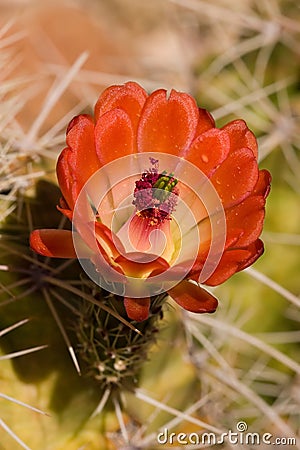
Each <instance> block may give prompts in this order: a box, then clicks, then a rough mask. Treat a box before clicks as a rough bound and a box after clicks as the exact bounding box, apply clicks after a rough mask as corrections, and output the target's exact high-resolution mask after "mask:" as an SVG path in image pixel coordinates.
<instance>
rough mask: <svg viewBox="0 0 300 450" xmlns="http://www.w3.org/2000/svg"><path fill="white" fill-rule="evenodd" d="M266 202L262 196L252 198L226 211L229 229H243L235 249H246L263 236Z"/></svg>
mask: <svg viewBox="0 0 300 450" xmlns="http://www.w3.org/2000/svg"><path fill="white" fill-rule="evenodd" d="M264 206H265V201H264V199H263V198H262V197H261V196H255V197H254V196H250V197H248V198H246V199H245V200H244V201H243V202H242V203H240V204H238V205H236V206H234V207H233V208H231V209H229V210H227V211H226V222H227V229H229V230H233V229H239V230H240V229H243V234H242V236H241V237H240V238H239V239H238V241H237V242H235V243H234V245H235V247H245V246H247V245H249V244H251V243H252V242H254V241H255V240H256V239H257V238H258V236H259V235H260V234H261V231H262V227H263V221H264V217H265V211H264Z"/></svg>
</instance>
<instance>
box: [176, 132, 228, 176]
mask: <svg viewBox="0 0 300 450" xmlns="http://www.w3.org/2000/svg"><path fill="white" fill-rule="evenodd" d="M229 149H230V140H229V136H228V133H226V132H225V131H222V130H218V129H217V128H212V129H210V130H209V131H206V132H205V133H203V134H201V135H200V136H198V137H197V138H196V139H195V140H194V141H193V143H192V145H191V147H190V148H189V150H188V153H187V155H186V157H185V159H187V160H188V161H190V162H191V163H193V164H195V166H197V167H198V168H199V169H200V170H202V172H203V173H204V174H205V175H207V176H208V177H209V176H210V175H211V174H212V173H213V172H214V170H215V169H216V167H218V166H219V165H220V164H221V163H222V162H223V161H224V160H225V158H226V157H227V155H228V153H229Z"/></svg>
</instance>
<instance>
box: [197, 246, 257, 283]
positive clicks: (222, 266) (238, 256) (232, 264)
mask: <svg viewBox="0 0 300 450" xmlns="http://www.w3.org/2000/svg"><path fill="white" fill-rule="evenodd" d="M250 257H251V251H250V250H248V249H233V250H231V249H229V250H226V251H225V252H224V253H223V255H222V258H221V260H220V262H219V264H218V267H217V268H216V270H215V271H214V273H213V274H212V275H211V276H210V277H209V278H208V279H207V280H206V281H205V284H207V285H208V286H217V285H219V284H221V283H223V282H224V281H226V280H227V279H228V278H230V277H231V275H233V274H234V273H235V272H238V271H239V270H241V269H240V267H241V266H242V265H243V264H244V263H245V262H246V261H248V259H249V258H250Z"/></svg>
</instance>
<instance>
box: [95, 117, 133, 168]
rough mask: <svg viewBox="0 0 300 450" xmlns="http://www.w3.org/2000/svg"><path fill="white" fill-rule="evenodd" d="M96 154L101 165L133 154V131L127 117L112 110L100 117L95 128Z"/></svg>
mask: <svg viewBox="0 0 300 450" xmlns="http://www.w3.org/2000/svg"><path fill="white" fill-rule="evenodd" d="M95 142H96V152H97V155H98V158H99V160H100V162H101V164H103V165H104V164H107V163H109V162H110V161H114V160H115V159H117V158H121V157H122V156H125V155H130V154H131V153H133V129H132V125H131V121H130V118H129V116H128V115H127V114H126V113H125V112H124V111H122V110H121V109H113V110H112V111H109V112H107V113H105V114H104V115H103V116H101V117H100V118H99V120H98V122H97V124H96V126H95Z"/></svg>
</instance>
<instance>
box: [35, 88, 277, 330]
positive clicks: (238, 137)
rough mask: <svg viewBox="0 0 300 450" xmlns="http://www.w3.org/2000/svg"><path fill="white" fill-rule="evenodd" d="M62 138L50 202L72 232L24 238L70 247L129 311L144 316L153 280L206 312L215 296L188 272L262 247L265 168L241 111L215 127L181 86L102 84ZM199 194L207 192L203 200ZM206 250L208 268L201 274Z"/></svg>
mask: <svg viewBox="0 0 300 450" xmlns="http://www.w3.org/2000/svg"><path fill="white" fill-rule="evenodd" d="M66 142H67V147H66V148H65V149H64V150H63V151H62V153H61V154H60V157H59V159H58V163H57V177H58V182H59V186H60V189H61V192H62V198H61V200H60V204H59V206H58V209H59V210H60V211H61V212H62V214H64V215H65V216H66V217H67V218H68V219H70V220H71V221H72V222H73V225H74V228H73V232H72V231H67V230H50V229H43V230H35V231H33V232H32V233H31V236H30V245H31V247H32V249H33V250H35V251H36V252H37V253H39V254H41V255H44V256H50V257H57V258H76V257H79V256H80V258H81V259H86V260H88V261H91V262H92V265H93V267H95V269H96V271H97V272H98V273H99V274H100V275H101V276H102V278H104V279H105V278H108V279H110V281H111V284H112V285H114V284H117V285H119V286H123V287H124V286H125V291H124V292H123V297H124V305H125V308H126V312H127V315H128V317H129V318H131V319H133V320H136V321H142V320H145V319H147V317H148V315H149V307H150V301H151V295H152V294H151V292H152V293H153V291H151V280H154V279H157V278H159V279H160V281H161V286H163V290H164V291H167V292H168V293H169V295H170V296H171V297H172V298H173V299H174V300H175V301H176V302H177V303H178V304H179V305H180V306H182V307H183V308H185V309H186V310H188V311H192V312H197V313H203V312H213V311H215V309H216V307H217V300H216V298H215V297H214V296H213V295H212V294H211V293H209V292H208V291H207V290H206V289H204V288H203V287H202V286H200V283H199V282H201V283H202V284H206V285H208V286H216V285H219V284H221V283H223V282H224V281H225V280H227V279H228V278H229V277H231V276H232V275H233V274H234V273H236V272H238V271H240V270H243V269H245V268H246V267H248V266H249V265H251V264H253V263H254V262H255V261H256V260H257V259H258V258H259V256H260V255H261V254H262V253H263V243H262V241H261V240H260V239H259V236H260V234H261V231H262V227H263V220H264V214H265V212H264V207H265V200H266V197H267V195H268V193H269V189H270V181H271V177H270V174H269V172H268V171H267V170H259V169H258V164H257V143H256V139H255V137H254V135H253V133H252V132H251V131H250V130H249V129H248V127H247V125H246V123H245V122H244V121H243V120H235V121H233V122H230V123H228V124H227V125H225V126H224V127H222V128H221V129H218V128H216V126H215V123H214V120H213V118H212V116H211V115H210V114H209V113H208V112H207V111H206V110H204V109H199V108H198V107H197V104H196V102H195V100H194V99H193V98H192V97H191V96H190V95H188V94H185V93H181V92H177V91H175V90H172V91H171V93H170V94H169V95H168V94H167V92H166V91H165V90H164V89H159V90H156V91H155V92H153V93H152V94H150V95H148V94H147V93H146V92H145V90H144V89H143V88H142V87H141V86H139V85H138V84H137V83H134V82H128V83H126V84H125V85H121V86H111V87H109V88H107V89H106V90H105V91H104V92H103V93H102V95H101V96H100V98H99V100H98V101H97V103H96V106H95V111H94V117H92V116H89V115H79V116H77V117H75V118H74V119H73V120H72V121H71V122H70V124H69V126H68V129H67V138H66ZM97 174H99V176H98V175H97ZM91 180H92V181H91ZM83 192H84V195H82V193H83ZM99 193H101V195H100V194H99ZM206 197H207V198H208V197H209V198H210V197H211V198H212V197H214V198H217V205H216V204H214V205H215V206H214V207H213V210H212V209H211V208H210V206H207V204H208V203H209V204H211V203H210V200H207V201H206ZM116 214H117V216H116ZM176 214H177V218H176ZM189 214H190V216H189ZM116 217H117V218H116ZM189 217H192V219H191V220H192V223H191V222H190V219H189ZM213 217H214V218H216V223H219V222H222V221H223V228H222V231H220V232H219V233H217V234H218V235H221V234H222V235H223V236H222V237H223V240H222V239H221V241H220V240H219V244H218V251H215V252H213V253H212V254H210V249H211V247H212V241H213V240H214V239H215V235H214V232H213V231H214V230H213V225H212V222H211V221H212V218H213ZM187 223H188V224H187ZM194 231H196V232H197V233H198V234H197V235H195V234H193V232H194ZM195 236H196V238H195ZM197 236H198V237H197ZM220 242H221V244H222V245H220ZM208 258H210V259H211V262H212V264H210V267H212V269H211V270H210V271H208V272H207V271H206V276H205V277H203V276H202V278H201V274H203V269H204V267H205V264H206V261H207V260H208ZM171 269H172V270H171ZM170 270H171V271H170ZM165 274H167V275H165ZM133 286H134V288H133ZM155 286H156V288H157V283H156V285H155ZM152 287H153V286H152ZM160 292H161V291H160ZM117 293H119V292H117Z"/></svg>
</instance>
